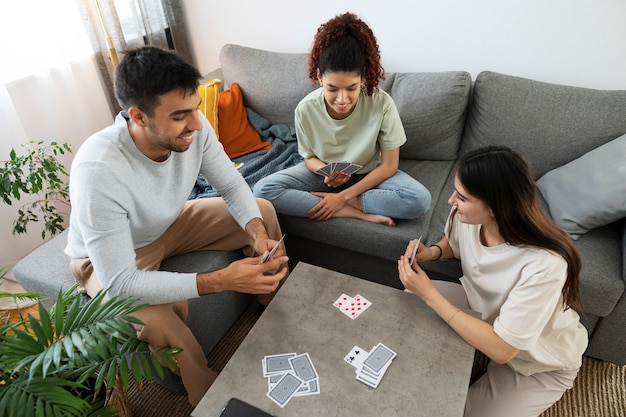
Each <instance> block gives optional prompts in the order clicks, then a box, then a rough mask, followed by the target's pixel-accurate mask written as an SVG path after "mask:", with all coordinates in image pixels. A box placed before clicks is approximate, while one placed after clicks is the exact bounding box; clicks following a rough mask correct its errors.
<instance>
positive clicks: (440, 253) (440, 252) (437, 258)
mask: <svg viewBox="0 0 626 417" xmlns="http://www.w3.org/2000/svg"><path fill="white" fill-rule="evenodd" d="M433 246H436V247H437V249H439V256H437V257H436V258H435V259H433V261H438V260H439V259H441V255H443V249H441V246H439V245H431V246H430V247H431V248H432V247H433Z"/></svg>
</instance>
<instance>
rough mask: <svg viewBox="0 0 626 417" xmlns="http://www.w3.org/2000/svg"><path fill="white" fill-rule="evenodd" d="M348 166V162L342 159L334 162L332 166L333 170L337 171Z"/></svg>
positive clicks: (341, 170)
mask: <svg viewBox="0 0 626 417" xmlns="http://www.w3.org/2000/svg"><path fill="white" fill-rule="evenodd" d="M349 166H350V162H346V161H342V162H337V163H335V166H334V167H333V168H334V169H333V172H335V171H339V172H345V171H344V170H345V169H346V168H348V167H349Z"/></svg>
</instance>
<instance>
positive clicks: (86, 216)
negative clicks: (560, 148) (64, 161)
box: [65, 47, 288, 405]
mask: <svg viewBox="0 0 626 417" xmlns="http://www.w3.org/2000/svg"><path fill="white" fill-rule="evenodd" d="M201 78H202V77H201V75H200V73H199V72H198V71H197V70H196V69H195V68H194V67H192V66H191V65H189V64H188V63H186V62H185V61H184V60H183V59H182V58H180V57H179V56H178V55H176V54H175V53H173V52H170V51H165V50H161V49H158V48H153V47H144V48H140V49H137V50H134V51H130V52H128V53H127V54H126V55H125V57H124V58H123V59H122V61H121V62H120V63H119V65H118V67H117V69H116V77H115V95H116V97H117V99H118V101H119V103H120V105H121V107H122V109H123V111H122V112H120V114H119V115H118V116H117V117H116V119H115V123H114V124H113V125H112V126H109V127H107V128H105V129H104V130H102V131H100V132H98V133H96V134H94V135H93V136H92V137H90V138H89V139H87V140H86V141H85V142H84V144H83V145H82V146H81V147H80V149H79V150H78V152H77V153H76V156H75V158H74V161H73V163H72V168H71V176H70V199H71V201H72V213H71V216H70V227H69V235H68V245H67V247H66V250H65V251H66V253H67V254H68V256H69V257H70V258H71V260H72V261H71V264H70V268H71V270H72V273H73V275H74V277H75V278H76V280H77V281H78V282H79V284H80V285H81V288H82V289H83V290H84V291H86V292H87V294H89V295H91V296H93V295H95V294H96V293H97V292H98V291H99V290H101V289H103V288H105V289H107V291H108V295H109V296H124V297H136V298H139V299H140V300H141V301H142V302H145V303H148V304H150V305H149V306H148V307H147V308H145V309H142V310H140V311H139V312H137V314H136V315H137V316H138V317H139V318H140V319H141V320H142V321H143V322H144V323H145V325H144V326H143V327H142V328H141V329H139V330H138V334H139V337H140V338H141V339H143V340H146V341H147V342H148V343H149V344H150V346H151V347H152V348H153V349H159V348H161V347H164V346H174V347H179V348H182V352H181V353H180V354H178V355H177V362H178V366H179V371H180V375H181V377H182V380H183V384H184V385H185V388H186V389H187V393H188V395H189V401H190V403H192V404H194V405H196V404H197V403H198V402H199V401H200V399H201V398H202V396H203V395H204V393H205V392H206V391H207V390H208V388H209V386H210V385H211V383H212V382H213V381H214V380H215V377H216V373H215V372H214V371H212V370H211V369H209V368H208V366H207V363H206V358H205V356H204V353H203V352H202V348H201V347H200V345H199V343H198V341H197V340H196V339H195V337H194V336H193V334H192V333H191V331H190V329H189V328H188V327H187V326H186V325H185V323H184V321H185V318H186V316H187V308H188V306H187V300H188V299H189V298H193V297H199V296H202V295H205V294H211V293H216V292H220V291H225V290H233V291H239V292H243V293H251V294H267V296H265V300H267V299H269V298H270V297H271V295H272V294H273V293H274V292H275V291H276V289H277V288H278V286H279V284H280V282H281V280H283V279H284V278H285V277H286V276H287V274H288V270H287V264H286V263H287V256H286V253H285V251H284V248H283V247H282V245H281V247H280V249H279V250H278V251H277V252H276V254H275V255H274V256H273V257H272V258H271V259H270V260H269V261H268V262H266V263H263V264H261V263H260V257H259V255H262V254H264V253H266V252H267V251H269V250H270V249H271V248H272V247H273V246H274V245H275V244H276V243H277V241H278V240H279V239H280V236H281V230H280V226H279V224H278V220H277V218H276V213H275V211H274V208H273V207H272V205H271V204H270V203H269V202H267V201H265V200H262V199H255V198H254V196H253V194H252V192H251V191H250V188H249V186H248V185H247V184H246V182H245V181H244V179H243V177H242V176H241V175H240V173H239V172H238V171H237V169H236V168H235V167H234V166H233V164H232V162H231V161H230V159H229V158H228V157H227V155H226V154H225V152H224V149H223V147H222V145H221V144H220V142H219V141H218V140H217V137H216V135H215V132H214V131H213V129H212V128H211V126H210V124H209V123H208V121H207V120H206V118H205V117H204V116H203V115H202V113H200V112H199V111H198V110H197V107H198V105H199V104H200V96H199V95H198V92H197V88H198V85H199V83H200V80H201ZM198 174H202V175H203V176H204V177H205V178H206V179H207V181H208V182H209V183H210V184H211V185H212V186H213V187H214V188H215V189H216V190H217V191H218V192H219V194H220V195H221V196H223V197H222V198H207V199H198V200H187V198H188V196H189V194H190V192H191V190H192V188H193V185H194V183H195V181H196V178H197V176H198ZM237 248H242V249H243V250H244V253H245V254H246V255H248V256H250V257H248V258H244V259H242V260H238V261H235V262H233V263H232V264H230V265H229V266H228V267H226V268H224V269H221V270H218V271H212V272H205V273H198V274H196V273H175V272H165V271H158V269H159V266H160V264H161V261H163V260H164V259H166V258H168V257H171V256H173V255H176V254H180V253H186V252H192V251H200V250H220V249H221V250H232V249H237ZM207 256H210V255H207Z"/></svg>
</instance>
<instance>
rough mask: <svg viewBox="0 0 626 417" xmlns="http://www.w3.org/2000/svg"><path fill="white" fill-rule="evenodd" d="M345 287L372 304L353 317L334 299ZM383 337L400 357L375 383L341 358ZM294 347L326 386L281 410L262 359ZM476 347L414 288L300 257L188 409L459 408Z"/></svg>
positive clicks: (312, 412) (212, 415) (321, 413)
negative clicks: (232, 405)
mask: <svg viewBox="0 0 626 417" xmlns="http://www.w3.org/2000/svg"><path fill="white" fill-rule="evenodd" d="M342 293H345V294H347V295H350V296H354V295H356V294H360V295H361V296H363V297H365V298H366V299H368V300H369V301H370V302H371V303H372V304H371V306H370V307H369V308H368V309H367V310H366V311H364V312H363V313H362V314H361V315H360V316H359V317H358V318H356V319H354V320H353V319H351V318H349V317H347V316H346V315H344V314H342V313H341V312H340V311H339V310H338V309H337V308H336V307H334V306H333V302H334V301H335V300H336V299H337V298H338V297H339V296H340V295H341V294H342ZM379 342H382V343H384V344H385V345H386V346H388V347H389V348H391V349H393V350H394V351H395V352H396V353H397V356H396V357H395V359H394V360H393V362H392V363H391V365H390V366H389V368H388V369H387V372H386V373H385V375H384V377H383V378H382V381H381V382H380V384H379V385H378V387H377V388H376V389H374V388H370V387H369V386H367V385H365V384H364V383H362V382H360V381H358V380H356V378H355V368H354V367H352V366H351V365H350V364H348V363H346V362H345V361H344V359H343V358H344V357H345V356H346V354H348V352H349V351H350V350H351V348H352V347H353V346H355V345H357V346H360V347H362V348H364V349H366V350H369V349H371V348H372V347H373V346H374V345H376V344H377V343H379ZM289 352H295V353H297V354H301V353H308V354H309V356H310V357H311V360H312V361H313V365H314V366H315V369H316V371H317V373H318V375H319V385H320V393H319V394H316V395H307V396H298V397H294V398H292V399H291V400H290V401H289V402H288V403H287V404H286V405H285V407H284V408H281V407H280V406H278V405H277V404H275V403H274V402H273V401H272V400H270V399H269V398H268V397H267V396H266V393H267V391H268V386H267V379H266V378H264V377H263V373H262V359H263V358H264V357H265V356H267V355H274V354H281V353H289ZM474 352H475V351H474V348H472V347H471V346H470V345H469V344H467V343H466V342H465V341H464V340H462V339H461V338H460V337H459V336H458V335H457V334H456V333H455V332H454V331H453V330H452V329H450V328H449V327H448V326H447V325H446V323H445V322H444V321H443V320H441V319H440V318H439V317H438V316H437V315H436V314H435V313H434V312H433V311H432V310H430V308H428V307H427V306H426V305H425V304H424V303H423V302H422V301H421V300H420V299H419V298H417V297H416V296H415V295H413V294H410V293H407V292H404V291H401V290H398V289H395V288H391V287H387V286H383V285H379V284H375V283H372V282H370V281H366V280H363V279H359V278H355V277H351V276H348V275H345V274H341V273H338V272H334V271H329V270H327V269H323V268H319V267H316V266H312V265H309V264H305V263H299V264H298V265H297V266H296V268H294V270H293V271H292V272H291V274H290V276H289V278H288V279H287V281H286V282H285V284H284V285H283V286H282V288H281V289H280V291H278V293H277V295H276V297H275V298H274V300H273V301H272V302H271V303H270V305H269V306H268V308H267V309H266V310H265V312H264V313H263V315H262V316H261V317H260V318H259V320H258V321H257V322H256V324H255V325H254V327H253V328H252V330H251V331H250V333H249V334H248V335H247V336H246V338H245V339H244V341H243V342H242V344H241V346H240V347H239V348H238V349H237V351H236V352H235V354H234V355H233V357H232V358H231V359H230V361H229V362H228V363H227V364H226V366H225V367H224V369H223V370H222V372H221V373H220V375H219V377H218V378H217V380H216V381H215V383H214V384H213V386H212V387H211V388H210V389H209V391H208V392H207V393H206V394H205V396H204V398H203V399H202V401H201V402H200V403H199V404H198V406H197V407H196V408H195V409H194V411H193V413H192V414H191V415H192V417H216V416H219V414H220V411H221V410H222V408H223V407H224V406H225V404H226V403H227V402H228V400H229V399H230V398H231V397H237V398H239V399H241V400H244V401H246V402H248V403H250V404H252V405H254V406H256V407H258V408H260V409H262V410H265V411H267V412H269V413H270V414H272V415H274V416H290V417H305V416H310V417H337V416H385V417H391V416H408V415H414V416H428V417H436V416H442V417H443V416H445V417H452V416H462V415H463V408H464V404H465V397H466V395H467V388H468V384H469V378H470V373H471V369H472V363H473V358H474Z"/></svg>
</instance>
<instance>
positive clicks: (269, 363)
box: [262, 353, 320, 408]
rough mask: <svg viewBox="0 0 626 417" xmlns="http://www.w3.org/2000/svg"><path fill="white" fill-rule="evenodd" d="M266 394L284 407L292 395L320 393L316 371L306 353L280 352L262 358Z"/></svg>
mask: <svg viewBox="0 0 626 417" xmlns="http://www.w3.org/2000/svg"><path fill="white" fill-rule="evenodd" d="M262 362H263V376H264V377H265V378H267V388H268V391H267V396H268V397H269V398H270V399H271V400H272V401H274V402H275V403H276V404H278V405H279V406H280V407H281V408H282V407H284V406H285V405H286V404H287V403H288V402H289V400H291V399H292V398H293V397H298V396H302V395H313V394H319V393H320V381H319V376H318V374H317V371H316V370H315V367H314V366H313V362H312V361H311V358H310V357H309V354H308V353H303V354H300V355H298V354H296V353H282V354H278V355H268V356H265V357H264V358H263V361H262Z"/></svg>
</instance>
